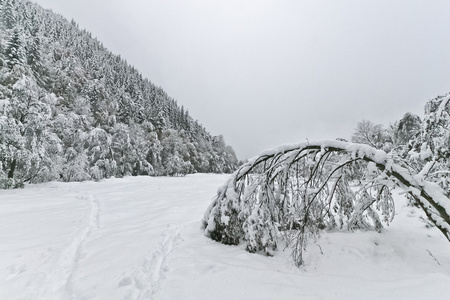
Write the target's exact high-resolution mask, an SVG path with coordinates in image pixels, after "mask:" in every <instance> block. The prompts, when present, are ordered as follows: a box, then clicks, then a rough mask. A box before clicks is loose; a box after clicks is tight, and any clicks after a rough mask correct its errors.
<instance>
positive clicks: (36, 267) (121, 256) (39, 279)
mask: <svg viewBox="0 0 450 300" xmlns="http://www.w3.org/2000/svg"><path fill="white" fill-rule="evenodd" d="M227 178H228V175H205V174H197V175H190V176H186V177H175V178H165V177H159V178H154V177H127V178H123V179H108V180H104V181H101V182H83V183H56V182H51V183H46V184H39V185H29V186H26V188H25V189H19V190H0V299H444V298H445V297H446V296H445V295H448V287H449V284H450V243H449V242H448V241H447V240H446V239H445V237H444V236H443V235H442V233H440V232H439V231H438V230H437V229H436V228H428V227H427V226H426V222H425V221H424V220H422V218H424V214H423V213H422V212H421V211H420V210H419V209H417V208H413V207H408V206H407V205H406V200H405V198H404V197H403V196H400V195H397V194H396V195H395V199H396V205H397V215H396V217H395V219H394V221H393V222H392V224H391V226H390V227H388V228H386V229H385V230H384V231H383V232H382V233H376V232H354V233H351V232H328V233H325V232H324V233H322V235H321V238H320V239H319V240H318V242H317V243H313V242H311V243H310V244H309V246H308V247H307V250H306V255H305V261H306V265H305V266H304V267H302V268H296V267H295V266H294V263H293V261H292V259H291V258H290V256H289V255H290V250H289V249H287V250H285V251H283V247H281V249H280V250H279V251H277V252H275V256H274V257H266V256H263V255H260V254H250V253H247V252H246V251H245V250H244V247H243V246H226V245H222V244H220V243H216V242H214V241H212V240H210V239H209V238H207V237H205V236H204V235H203V230H202V228H201V218H202V216H203V214H204V212H205V210H206V208H207V207H208V205H209V204H210V202H211V200H212V197H213V196H214V195H215V193H216V190H217V188H218V187H219V186H221V185H223V183H224V182H225V181H226V179H227Z"/></svg>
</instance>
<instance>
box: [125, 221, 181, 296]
mask: <svg viewBox="0 0 450 300" xmlns="http://www.w3.org/2000/svg"><path fill="white" fill-rule="evenodd" d="M182 229H183V227H182V226H181V225H177V226H176V225H170V226H169V227H168V228H167V230H166V231H164V233H163V234H162V239H161V241H160V243H159V244H158V248H157V250H156V251H155V252H153V253H152V254H149V255H148V256H147V257H145V260H144V262H143V263H142V264H141V265H140V266H139V267H138V268H137V269H136V270H135V271H134V272H133V273H132V274H131V276H125V277H123V278H122V279H121V280H120V282H119V287H128V288H127V290H128V292H127V293H126V295H125V297H124V298H125V299H136V300H143V299H152V298H153V297H154V296H155V294H156V293H157V292H158V291H159V289H160V287H161V283H162V281H163V280H164V278H165V272H167V270H168V259H169V255H170V253H171V252H172V251H173V249H174V248H175V247H176V245H177V243H178V242H179V241H181V240H182V239H181V231H182Z"/></svg>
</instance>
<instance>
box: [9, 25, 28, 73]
mask: <svg viewBox="0 0 450 300" xmlns="http://www.w3.org/2000/svg"><path fill="white" fill-rule="evenodd" d="M5 57H6V64H7V65H8V67H9V68H10V69H12V68H13V67H14V66H15V65H22V64H23V63H24V54H23V41H22V36H21V32H20V30H19V29H18V28H15V29H14V31H13V34H12V36H11V38H10V39H9V41H8V42H7V44H6V49H5Z"/></svg>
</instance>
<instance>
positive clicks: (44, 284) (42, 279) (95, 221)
mask: <svg viewBox="0 0 450 300" xmlns="http://www.w3.org/2000/svg"><path fill="white" fill-rule="evenodd" d="M77 198H78V199H81V200H85V201H86V202H87V203H88V206H89V208H88V212H87V214H86V215H87V218H85V222H84V223H85V225H84V226H83V227H81V229H80V230H79V231H78V233H77V234H76V235H74V236H73V237H72V238H71V240H70V243H68V246H67V247H66V248H64V249H63V250H62V251H61V252H60V254H59V255H57V256H58V258H57V259H56V261H55V262H54V263H53V266H51V268H50V270H49V271H47V272H46V273H40V274H38V275H37V276H36V277H35V278H34V280H33V282H31V283H30V285H29V286H30V287H32V290H29V289H27V290H28V294H29V295H30V297H29V299H35V298H36V296H38V297H37V298H43V299H72V298H74V295H73V291H72V278H73V276H74V273H75V272H76V270H77V268H78V264H79V261H80V260H81V258H82V255H83V254H82V248H83V244H84V242H85V241H86V239H87V238H88V237H89V236H90V234H91V232H92V231H93V230H94V229H96V228H98V227H99V216H100V207H99V204H98V200H97V198H96V197H95V196H94V195H93V194H91V193H89V194H87V195H82V196H78V197H77ZM55 255H56V254H55ZM31 295H32V296H31ZM25 298H28V297H25Z"/></svg>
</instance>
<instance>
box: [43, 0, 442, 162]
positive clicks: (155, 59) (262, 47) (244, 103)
mask: <svg viewBox="0 0 450 300" xmlns="http://www.w3.org/2000/svg"><path fill="white" fill-rule="evenodd" d="M35 2H37V3H39V4H40V5H42V6H43V7H44V8H50V9H52V10H53V11H54V12H57V13H60V14H62V15H63V16H65V17H66V18H68V19H69V20H70V19H72V18H73V19H75V21H76V22H77V23H78V24H79V25H80V27H81V28H85V29H87V30H88V31H90V32H91V33H92V34H93V35H94V36H95V37H97V38H98V39H99V40H100V41H101V42H103V44H104V45H105V46H106V47H107V48H108V49H109V50H111V51H112V52H113V53H115V54H120V55H121V56H122V57H123V58H125V59H126V60H127V61H128V62H129V63H130V64H132V65H134V66H135V67H136V68H137V69H138V70H140V71H141V72H142V73H143V75H144V76H145V77H148V78H149V79H150V81H152V82H153V83H155V84H156V85H158V86H161V87H162V88H163V89H164V90H165V91H166V92H167V93H168V94H169V95H170V96H171V97H173V98H175V99H176V100H177V101H178V103H179V105H183V106H184V107H185V108H187V109H188V110H189V113H190V115H191V116H192V117H193V118H194V119H198V120H199V121H200V123H202V124H203V125H204V126H205V127H206V129H207V130H209V131H210V132H211V133H212V134H214V135H218V134H223V135H224V137H225V140H226V142H227V143H228V144H230V145H231V146H233V148H234V149H235V150H236V153H237V155H238V157H239V158H240V159H244V158H248V157H251V156H254V155H256V154H258V153H259V152H261V151H262V150H264V149H266V148H272V147H275V146H278V145H279V144H284V143H292V142H302V141H306V139H309V140H317V139H335V138H337V137H342V138H347V139H349V138H350V136H351V134H352V132H353V129H354V128H355V126H356V124H357V122H358V121H361V120H362V119H366V120H371V121H373V122H375V123H382V124H384V125H388V124H389V123H390V122H394V121H396V120H398V119H400V118H401V117H402V116H403V115H404V114H405V113H406V112H412V113H415V114H418V115H419V116H420V117H422V116H423V106H424V104H425V103H426V101H427V100H428V99H430V98H434V97H435V96H437V95H439V94H443V93H446V92H449V91H450V56H449V54H450V19H449V16H450V1H447V0H441V1H435V0H426V1H425V0H421V1H416V0H404V1H400V0H396V1H392V0H377V1H363V0H353V1H346V0H342V1H336V0H327V1H320V0H311V1H301V0H292V1H288V0H286V1H284V0H278V1H262V0H255V1H248V0H227V1H223V0H222V1H214V0H192V1H191V0H160V1H156V0H37V1H35Z"/></svg>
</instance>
